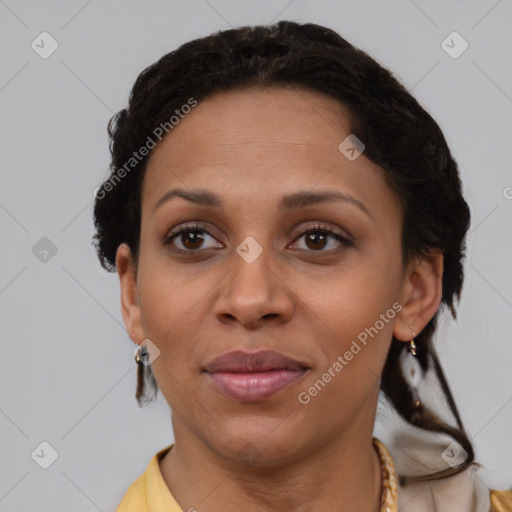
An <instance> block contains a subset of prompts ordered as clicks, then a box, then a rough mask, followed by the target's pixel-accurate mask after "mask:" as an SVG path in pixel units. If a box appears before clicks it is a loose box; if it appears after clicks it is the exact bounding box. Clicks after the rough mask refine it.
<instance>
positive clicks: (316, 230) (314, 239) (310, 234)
mask: <svg viewBox="0 0 512 512" xmlns="http://www.w3.org/2000/svg"><path fill="white" fill-rule="evenodd" d="M301 238H304V245H305V247H298V249H301V250H311V251H314V252H325V253H330V252H335V251H337V250H339V249H340V248H343V247H344V246H345V247H354V243H353V242H352V241H351V240H350V239H349V238H347V237H345V236H343V235H342V234H340V233H338V232H336V231H334V230H333V229H332V228H330V227H329V226H314V227H310V228H308V229H306V230H304V231H303V232H302V233H301V234H300V235H299V237H298V238H297V240H300V239H301ZM330 239H333V240H336V241H337V242H338V243H337V244H336V243H334V244H333V243H331V244H330V243H329V242H330ZM329 245H330V247H329ZM326 248H327V249H326ZM325 249H326V250H325Z"/></svg>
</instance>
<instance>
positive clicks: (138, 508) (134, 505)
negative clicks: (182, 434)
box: [116, 439, 512, 512]
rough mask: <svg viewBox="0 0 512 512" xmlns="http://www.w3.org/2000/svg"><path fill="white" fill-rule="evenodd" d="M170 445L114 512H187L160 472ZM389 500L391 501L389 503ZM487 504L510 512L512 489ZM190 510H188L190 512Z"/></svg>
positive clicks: (391, 507)
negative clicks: (179, 503)
mask: <svg viewBox="0 0 512 512" xmlns="http://www.w3.org/2000/svg"><path fill="white" fill-rule="evenodd" d="M374 443H375V444H376V445H378V446H379V447H380V449H379V452H380V456H381V460H383V461H384V462H385V464H386V466H387V470H388V471H389V473H390V476H391V480H395V479H396V475H395V470H394V466H393V461H392V459H391V456H390V454H389V452H388V451H387V449H386V448H385V447H384V445H383V444H382V443H381V442H380V441H378V440H376V439H374ZM173 446H174V445H172V444H171V445H169V446H167V447H166V448H164V449H163V450H160V451H159V452H158V453H156V454H155V455H154V456H153V458H152V459H151V461H150V462H149V465H148V466H147V468H146V471H145V472H144V473H143V474H142V475H141V476H139V478H137V480H135V481H134V482H133V483H132V484H131V485H130V487H129V488H128V490H127V492H126V494H125V495H124V497H123V499H122V501H121V503H120V504H119V506H118V508H117V509H116V512H189V511H183V510H182V509H181V507H180V506H179V505H178V503H177V502H176V500H175V499H174V496H173V495H172V494H171V491H170V490H169V488H168V487H167V484H166V483H165V480H164V478H163V476H162V473H161V471H160V466H159V461H160V460H161V459H162V458H163V457H164V456H165V454H166V453H167V452H168V451H169V450H170V449H171V448H172V447H173ZM386 480H388V478H386ZM384 483H385V482H384ZM393 487H394V486H393ZM386 495H387V496H388V500H387V501H386V504H385V503H383V508H382V510H385V511H386V512H387V511H389V512H396V511H397V504H396V491H394V492H392V493H389V492H387V493H386ZM390 495H392V496H393V498H392V499H391V500H390V499H389V496H390ZM383 499H384V498H383ZM390 501H392V502H391V503H390ZM490 503H491V508H490V512H512V489H511V490H509V491H495V490H491V491H490ZM193 510H194V509H191V511H193Z"/></svg>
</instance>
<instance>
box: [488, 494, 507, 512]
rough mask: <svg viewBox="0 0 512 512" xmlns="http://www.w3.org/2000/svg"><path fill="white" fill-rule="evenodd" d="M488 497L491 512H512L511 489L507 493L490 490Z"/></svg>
mask: <svg viewBox="0 0 512 512" xmlns="http://www.w3.org/2000/svg"><path fill="white" fill-rule="evenodd" d="M489 497H490V500H491V512H512V489H509V490H508V491H497V490H494V489H491V490H490V492H489Z"/></svg>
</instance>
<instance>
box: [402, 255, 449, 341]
mask: <svg viewBox="0 0 512 512" xmlns="http://www.w3.org/2000/svg"><path fill="white" fill-rule="evenodd" d="M443 260H444V258H443V254H442V253H441V252H439V251H431V252H430V253H429V254H428V255H427V256H424V257H421V258H417V259H415V260H414V261H413V262H411V263H410V264H409V266H408V268H407V270H406V273H405V275H404V281H403V284H402V288H401V292H400V299H399V302H400V304H401V305H402V309H401V310H400V312H399V313H398V315H397V320H396V323H395V326H394V329H393V335H394V336H395V338H397V339H399V340H402V341H406V342H408V341H411V340H412V339H413V336H414V335H416V336H417V335H418V334H419V333H420V332H421V331H422V330H423V328H424V327H425V325H427V324H428V322H429V321H430V320H431V318H432V317H433V316H434V315H435V313H436V311H437V310H438V308H439V305H440V303H441V298H442V293H443V268H444V267H443V263H444V261H443ZM409 326H412V328H413V330H414V335H413V331H412V330H411V328H410V327H409Z"/></svg>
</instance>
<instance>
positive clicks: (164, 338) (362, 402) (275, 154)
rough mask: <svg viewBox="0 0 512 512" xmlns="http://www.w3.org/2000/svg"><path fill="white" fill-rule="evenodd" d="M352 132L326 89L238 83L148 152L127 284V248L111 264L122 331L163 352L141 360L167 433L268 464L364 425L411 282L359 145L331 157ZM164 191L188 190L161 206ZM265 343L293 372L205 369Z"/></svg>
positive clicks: (390, 206)
mask: <svg viewBox="0 0 512 512" xmlns="http://www.w3.org/2000/svg"><path fill="white" fill-rule="evenodd" d="M349 134H350V128H349V121H348V117H347V115H346V112H345V111H344V109H343V107H342V106H341V105H340V104H339V103H338V102H337V101H335V100H334V99H331V98H329V97H326V96H323V95H321V94H317V93H313V92H309V91H306V90H298V91H292V90H290V89H246V90H239V91H230V92H223V93H218V94H215V95H213V96H210V97H208V98H207V99H205V100H203V101H200V102H199V103H198V105H197V106H196V107H195V108H194V109H192V111H191V113H190V114H188V115H187V116H186V117H185V118H184V119H182V120H181V121H180V122H179V124H178V125H177V126H175V127H174V129H173V130H172V132H170V133H169V135H167V136H166V137H165V138H164V139H163V140H162V142H161V143H160V144H159V145H158V146H157V147H156V148H155V149H154V150H153V152H152V154H151V156H150V158H149V161H148V164H147V170H146V174H145V178H144V183H143V192H142V217H141V235H140V254H139V261H138V271H137V275H136V282H135V275H134V274H133V268H132V267H130V266H129V265H128V264H127V262H128V255H129V251H128V248H127V246H126V245H122V246H120V248H119V250H118V255H117V268H118V271H119V273H120V278H121V286H122V297H123V315H124V318H125V322H126V325H127V328H128V331H129V333H130V337H131V338H132V339H133V340H134V341H135V342H137V343H140V342H141V341H142V340H143V339H145V338H147V339H149V340H151V342H152V343H153V344H154V345H155V346H157V347H158V350H159V351H160V353H159V355H158V357H156V359H155V360H154V361H153V364H152V369H153V372H154V374H155V377H156V379H157V382H158V386H159V388H160V390H161V392H162V393H163V395H164V397H165V398H166V400H167V402H168V403H169V405H170V407H171V409H172V413H173V427H174V432H175V436H176V439H177V440H179V438H180V436H182V437H185V436H189V438H190V436H193V438H194V439H197V440H200V441H201V442H204V443H206V444H207V445H208V446H209V447H211V448H212V449H213V450H214V451H215V452H216V453H217V454H220V455H221V456H223V457H226V458H228V459H230V460H237V459H239V458H243V457H244V454H245V456H247V452H251V451H252V453H253V455H254V453H257V456H258V458H259V459H260V460H261V463H262V464H263V463H268V464H271V463H272V461H278V460H279V461H281V462H283V461H285V460H292V458H293V457H299V456H303V455H305V454H307V453H310V452H312V451H313V450H315V449H317V447H318V446H319V444H321V443H325V442H327V441H328V440H329V439H331V440H332V439H333V438H334V437H335V436H337V435H340V433H342V432H344V433H345V434H350V433H352V434H356V433H357V434H356V435H360V434H359V433H360V432H365V434H368V433H371V431H372V428H373V422H374V414H375V406H376V401H377V396H378V391H379V385H380V375H381V371H382V368H383V365H384V362H385V358H386V354H387V351H388V348H389V345H390V342H391V337H392V335H393V333H394V334H395V336H397V337H398V338H399V339H403V340H404V341H407V340H410V339H412V337H413V336H412V332H411V331H410V330H409V328H408V324H409V323H410V319H403V321H402V320H400V319H401V318H402V317H403V316H404V311H406V310H405V309H404V310H403V311H402V313H400V314H398V311H399V310H400V309H401V308H402V306H405V305H406V304H405V303H406V302H407V301H408V300H409V298H410V297H411V296H412V293H413V289H414V288H413V286H412V284H411V282H410V281H409V280H408V279H407V275H408V274H406V275H405V277H404V276H403V275H402V266H401V249H400V247H401V231H402V223H403V219H402V216H403V212H402V210H401V207H400V206H399V203H398V201H397V199H396V197H395V195H394V193H393V192H392V190H391V189H390V188H389V187H388V185H387V184H386V183H385V181H384V179H383V171H382V170H381V169H380V168H378V167H377V166H376V165H375V164H373V163H372V162H370V161H369V160H368V159H367V158H366V157H365V155H364V152H363V153H362V154H361V155H360V156H359V157H357V158H355V159H354V155H356V156H357V153H356V152H353V151H351V150H350V147H351V146H350V144H349V145H348V149H347V147H346V146H343V145H342V149H343V148H345V149H344V151H342V150H340V149H339V146H340V143H342V142H343V141H344V139H346V137H347V136H348V135H349ZM363 143H364V141H363ZM345 144H347V142H345ZM348 156H349V157H350V158H348ZM173 189H179V190H180V191H181V194H182V195H185V194H188V195H190V196H192V197H191V198H190V199H185V198H184V197H182V196H179V195H174V196H173V197H168V198H167V199H166V200H162V198H163V196H165V195H166V194H168V193H169V191H171V190H173ZM199 193H200V194H203V193H208V197H209V198H210V199H211V198H212V197H213V196H215V201H210V203H208V204H206V201H203V200H194V194H199ZM198 197H199V196H198ZM196 224H199V228H198V227H194V226H195V225H196ZM187 226H188V228H189V231H188V232H185V233H182V234H180V235H177V236H174V237H173V236H172V235H173V234H175V233H176V232H177V231H179V230H180V229H182V228H185V227H187ZM324 229H327V230H332V234H329V233H327V234H326V233H325V232H324V231H322V230H324ZM306 230H307V231H309V234H304V231H306ZM338 235H339V236H340V237H342V239H341V241H340V240H338V239H337V238H336V236H338ZM432 311H435V309H433V310H432ZM422 327H423V325H418V323H417V322H416V324H415V330H416V333H418V332H419V331H420V330H421V328H422ZM262 350H272V351H276V352H278V353H280V354H281V355H283V356H285V357H287V358H291V359H293V360H295V361H297V362H298V363H299V364H298V365H297V367H293V368H292V367H288V369H287V370H286V369H284V367H285V366H286V365H285V364H281V362H279V361H278V363H279V364H277V363H276V364H275V366H276V367H279V368H280V369H275V370H273V371H269V368H266V372H267V375H266V376H265V375H263V373H264V370H265V369H264V368H263V367H254V368H252V367H251V368H248V367H245V366H244V365H243V363H244V362H243V361H240V360H234V359H230V360H228V362H227V364H228V367H227V368H226V367H224V368H220V369H218V370H219V371H217V372H215V371H214V369H213V368H212V367H211V366H210V367H209V368H210V370H211V372H208V371H206V369H207V367H208V365H209V364H210V363H211V362H212V361H213V360H214V359H215V358H216V357H217V356H219V355H223V354H226V353H228V352H231V351H242V352H246V353H255V352H259V351H262ZM150 352H151V349H150ZM154 354H156V352H154ZM275 361H277V360H274V362H275ZM260 362H262V361H260ZM263 362H264V361H263ZM267 362H268V361H267ZM230 363H231V366H229V364H230ZM247 364H248V363H247ZM234 366H239V368H237V369H235V368H234ZM240 366H241V367H242V368H240ZM241 369H242V370H245V371H243V372H241V373H242V374H240V370H241ZM221 370H222V371H221ZM254 370H260V371H254ZM236 373H238V375H236ZM247 443H250V444H249V445H248V444H247ZM248 446H250V449H248V448H247V447H248Z"/></svg>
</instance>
